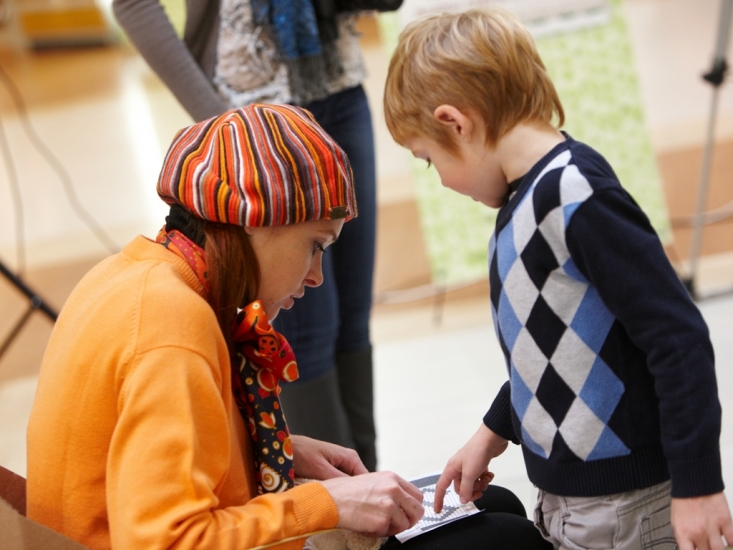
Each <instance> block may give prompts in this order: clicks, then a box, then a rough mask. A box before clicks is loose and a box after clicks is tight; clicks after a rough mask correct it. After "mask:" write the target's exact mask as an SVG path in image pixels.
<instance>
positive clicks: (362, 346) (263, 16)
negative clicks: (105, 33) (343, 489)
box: [113, 0, 377, 471]
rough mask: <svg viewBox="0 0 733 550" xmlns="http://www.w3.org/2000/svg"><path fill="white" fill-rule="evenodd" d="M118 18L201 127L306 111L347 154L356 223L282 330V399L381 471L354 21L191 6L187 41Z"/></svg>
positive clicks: (157, 4) (300, 420) (233, 0)
mask: <svg viewBox="0 0 733 550" xmlns="http://www.w3.org/2000/svg"><path fill="white" fill-rule="evenodd" d="M113 8H114V13H115V16H116V18H117V20H118V21H119V23H120V25H121V26H122V28H123V29H125V32H126V33H127V35H128V36H129V37H130V40H131V41H132V43H133V44H134V45H135V46H136V47H137V49H138V50H139V51H140V54H141V55H142V56H143V57H144V58H145V60H146V61H147V62H148V64H149V65H150V67H151V68H152V69H153V70H154V71H155V72H156V74H157V75H158V76H159V77H160V78H161V80H163V82H165V84H166V85H167V86H168V88H169V89H170V90H171V92H172V93H173V95H174V96H175V97H176V99H178V101H179V102H180V103H181V105H182V106H183V107H184V108H185V109H186V111H187V112H188V113H189V114H190V115H191V117H192V118H193V119H194V120H204V119H206V118H209V117H212V116H216V115H219V114H221V113H223V112H224V111H226V110H227V109H231V108H236V107H240V106H242V105H249V104H252V103H277V104H293V105H300V106H303V107H305V108H306V109H308V110H309V111H310V112H311V113H313V115H314V116H315V118H316V120H317V121H318V123H319V124H320V125H321V126H322V127H323V128H324V129H325V130H326V132H328V134H329V135H331V136H332V137H333V138H334V139H335V140H336V142H337V143H338V144H339V145H340V146H341V147H342V148H343V150H344V151H345V152H346V154H347V155H348V157H349V159H350V161H351V165H352V168H353V172H354V181H355V189H356V196H357V201H358V203H359V218H358V219H356V220H354V221H353V222H352V223H349V224H348V225H347V226H346V227H345V228H344V230H343V232H342V234H341V238H340V239H339V242H338V243H336V244H335V245H334V246H333V247H332V249H331V250H332V251H331V254H327V255H326V256H325V257H324V259H323V274H324V282H323V284H322V285H321V286H320V287H318V288H317V289H314V290H313V291H311V292H309V293H308V294H306V296H305V297H304V298H303V299H302V300H300V301H299V302H298V303H297V304H296V305H295V306H294V307H293V308H292V310H291V311H288V312H284V313H283V314H281V315H280V316H279V317H278V319H277V321H275V325H276V328H277V329H278V330H279V331H280V332H282V333H283V334H284V335H285V337H286V338H287V339H288V341H289V342H290V343H291V345H292V346H293V349H294V350H295V352H296V354H297V356H298V361H299V367H300V374H301V376H300V379H299V380H298V382H296V383H295V384H288V385H287V386H286V387H285V388H284V390H283V395H282V401H283V406H284V407H285V409H286V411H288V413H289V415H290V418H291V419H292V426H291V427H292V429H293V431H294V433H298V434H304V435H308V436H310V437H315V438H318V439H324V440H326V441H330V442H332V443H337V444H339V445H344V446H347V447H351V448H354V449H356V450H357V451H358V453H359V456H360V457H361V459H362V460H363V462H364V464H366V466H367V468H368V469H369V470H370V471H374V470H376V468H377V451H376V443H375V441H376V431H375V425H374V413H373V408H374V407H373V380H372V348H371V341H370V335H369V319H370V315H371V306H372V279H373V271H374V249H375V234H376V176H375V159H374V137H373V130H372V120H371V114H370V111H369V104H368V103H367V98H366V95H365V94H364V90H363V88H362V85H361V83H362V82H363V80H364V78H365V77H366V71H365V66H364V62H363V59H362V56H361V52H360V50H359V42H358V36H357V33H356V31H355V29H354V24H355V19H356V18H355V16H354V14H341V15H337V14H336V13H335V11H336V2H335V1H333V0H316V1H311V0H186V23H185V30H184V36H183V40H181V39H180V38H179V37H178V35H177V34H176V32H175V31H174V29H173V26H172V25H171V22H170V20H169V19H168V17H167V15H166V13H165V11H164V9H163V6H162V5H161V0H114V1H113ZM355 265H358V266H360V268H359V269H353V266H355ZM314 397H317V399H314Z"/></svg>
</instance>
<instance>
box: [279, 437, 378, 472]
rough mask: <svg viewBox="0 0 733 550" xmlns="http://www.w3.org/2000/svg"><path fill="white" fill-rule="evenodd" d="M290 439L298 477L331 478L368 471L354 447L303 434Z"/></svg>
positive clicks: (294, 466)
mask: <svg viewBox="0 0 733 550" xmlns="http://www.w3.org/2000/svg"><path fill="white" fill-rule="evenodd" d="M290 440H291V441H292V443H293V469H294V470H295V475H296V476H298V477H307V478H310V479H331V478H334V477H344V476H356V475H360V474H366V473H368V471H367V469H366V466H364V464H363V463H362V461H361V459H360V458H359V455H358V454H356V451H354V450H353V449H347V448H346V447H341V446H339V445H334V444H333V443H327V442H325V441H319V440H317V439H311V438H310V437H305V436H303V435H291V436H290Z"/></svg>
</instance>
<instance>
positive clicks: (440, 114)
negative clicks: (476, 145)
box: [433, 105, 476, 140]
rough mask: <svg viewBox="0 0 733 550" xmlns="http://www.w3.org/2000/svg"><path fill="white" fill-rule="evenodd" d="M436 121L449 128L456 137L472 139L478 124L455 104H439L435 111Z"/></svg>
mask: <svg viewBox="0 0 733 550" xmlns="http://www.w3.org/2000/svg"><path fill="white" fill-rule="evenodd" d="M433 117H434V118H435V120H436V121H438V122H439V123H440V124H443V125H444V126H447V127H448V128H449V131H450V132H451V133H453V134H454V136H455V137H456V139H463V140H466V139H468V140H470V139H471V138H472V137H473V134H474V131H475V128H476V125H475V123H474V121H473V119H472V118H471V117H470V116H469V115H467V114H466V113H464V112H463V111H460V110H459V109H458V108H456V107H454V106H453V105H438V106H437V107H436V108H435V110H434V111H433Z"/></svg>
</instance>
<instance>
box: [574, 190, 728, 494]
mask: <svg viewBox="0 0 733 550" xmlns="http://www.w3.org/2000/svg"><path fill="white" fill-rule="evenodd" d="M566 242H567V246H568V249H569V251H570V254H571V257H572V259H573V261H574V263H575V264H576V266H577V267H578V269H579V270H580V271H581V272H582V273H583V275H584V276H585V277H587V279H588V280H589V281H590V283H591V284H592V285H593V286H595V287H596V288H597V290H598V292H599V295H600V296H601V298H602V300H603V302H604V303H605V305H606V307H608V309H609V310H610V311H611V313H613V315H614V316H615V317H616V319H617V320H618V321H619V322H620V323H621V325H622V326H623V327H624V330H625V331H626V333H627V334H628V337H629V339H630V340H631V342H632V343H633V344H634V345H635V346H636V347H638V348H639V349H640V350H642V352H644V354H645V355H646V358H647V367H648V369H649V371H650V373H651V375H652V376H653V378H654V388H655V392H656V395H657V398H658V400H659V414H660V423H661V440H662V445H663V448H664V452H665V456H666V458H667V462H668V466H669V472H670V477H671V479H672V496H673V497H694V496H701V495H707V494H713V493H717V492H720V491H722V490H723V481H722V474H721V463H720V447H719V437H720V423H721V409H720V403H719V401H718V392H717V384H716V379H715V368H714V358H713V349H712V344H711V342H710V338H709V334H708V329H707V325H706V324H705V321H704V320H703V318H702V316H701V314H700V312H699V310H698V309H697V307H696V306H695V304H694V303H693V302H692V300H691V299H690V298H689V296H688V294H687V292H686V290H685V289H684V287H683V286H682V284H681V282H680V281H679V279H678V277H677V275H676V273H675V272H674V270H673V269H672V266H671V265H670V264H669V261H668V260H667V257H666V255H665V253H664V250H663V248H662V246H661V243H660V241H659V239H658V237H657V235H656V233H655V232H654V229H653V228H652V227H651V224H650V223H649V220H648V219H647V217H646V216H645V214H644V213H643V212H642V211H641V209H640V208H639V207H638V206H637V205H636V203H635V202H634V201H633V199H632V198H631V197H630V196H629V195H628V194H627V193H626V192H625V191H623V190H622V189H621V188H618V187H612V188H605V189H600V190H597V191H596V192H595V193H594V194H593V196H591V197H589V198H588V199H587V200H586V201H585V202H584V203H583V204H582V205H581V206H580V207H579V208H578V210H577V211H576V212H575V213H574V215H573V218H572V220H571V221H570V223H569V225H568V227H567V230H566Z"/></svg>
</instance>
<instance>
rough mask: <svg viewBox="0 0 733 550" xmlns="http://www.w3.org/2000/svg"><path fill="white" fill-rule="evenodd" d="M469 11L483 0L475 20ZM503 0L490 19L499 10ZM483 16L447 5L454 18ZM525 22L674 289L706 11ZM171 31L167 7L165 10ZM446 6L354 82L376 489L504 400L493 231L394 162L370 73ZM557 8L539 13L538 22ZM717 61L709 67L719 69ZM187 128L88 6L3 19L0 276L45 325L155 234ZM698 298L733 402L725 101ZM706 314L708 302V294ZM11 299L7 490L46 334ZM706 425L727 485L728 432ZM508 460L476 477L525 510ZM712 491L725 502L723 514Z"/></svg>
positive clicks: (376, 44) (417, 10)
mask: <svg viewBox="0 0 733 550" xmlns="http://www.w3.org/2000/svg"><path fill="white" fill-rule="evenodd" d="M485 1H486V0H483V2H485ZM497 1H500V0H497ZM480 3H482V0H454V1H452V2H450V7H451V8H452V9H457V8H460V7H464V8H465V7H468V6H469V5H476V4H480ZM502 3H505V4H506V5H507V6H508V7H510V9H511V8H514V9H516V10H517V11H518V13H519V15H520V16H521V17H522V18H523V19H524V20H525V22H526V23H527V25H528V26H529V27H530V29H531V30H532V32H533V34H534V35H535V37H536V39H537V42H538V47H539V49H540V53H541V55H542V56H543V59H544V60H545V62H546V64H547V67H548V70H549V72H550V74H551V76H552V77H553V79H554V80H555V82H556V84H557V87H558V90H559V92H560V96H561V99H562V100H563V103H564V105H565V108H566V114H567V122H566V126H565V129H566V130H567V131H568V132H569V133H570V134H571V135H573V137H575V138H576V139H580V140H583V141H586V142H587V143H589V144H590V145H592V146H594V147H596V148H597V149H599V150H600V151H601V153H603V154H604V155H606V156H607V158H608V159H609V160H610V161H611V163H612V165H613V166H614V168H615V169H616V170H617V172H618V173H619V176H620V178H621V181H622V183H623V184H624V185H625V186H626V187H627V188H628V189H629V191H630V192H631V193H632V195H633V196H634V197H635V198H636V199H637V201H638V202H639V203H640V204H641V206H642V207H643V208H644V210H645V211H646V212H647V214H648V215H649V216H650V218H651V219H652V222H653V224H654V226H655V228H656V229H657V231H658V232H659V234H660V237H661V238H662V240H663V242H664V243H665V246H666V250H667V252H668V255H669V257H670V260H671V261H672V262H673V265H675V268H676V269H677V270H678V272H679V273H680V275H681V276H682V277H683V278H684V277H686V276H687V275H688V270H689V266H688V258H689V256H690V248H691V234H692V230H691V218H692V216H693V214H694V213H695V209H696V200H697V194H698V186H699V183H700V180H701V170H702V165H703V162H702V159H703V154H704V152H705V149H706V136H707V133H708V130H709V129H710V125H709V122H710V119H709V113H710V110H711V105H712V101H713V88H712V86H711V85H710V84H709V83H707V82H705V81H704V80H703V79H702V78H701V75H702V74H703V73H704V72H706V71H708V70H709V69H710V66H711V63H712V59H713V53H714V50H715V44H716V37H717V35H718V32H719V26H720V19H721V9H720V8H721V2H720V0H566V1H563V2H552V3H549V2H541V1H537V0H504V1H503V2H502ZM163 4H164V6H165V8H166V10H167V11H168V13H169V15H170V16H171V18H172V19H173V20H174V21H177V22H178V25H179V28H182V24H183V21H184V20H185V13H184V8H183V2H178V1H177V0H167V1H165V2H163ZM446 4H448V3H447V2H445V1H441V0H405V2H404V4H403V6H402V8H401V9H400V10H399V11H398V12H396V13H392V14H384V15H379V16H377V15H375V14H364V15H363V16H361V17H360V19H359V22H358V27H359V30H360V32H361V33H362V37H361V42H362V51H363V53H364V56H365V59H366V62H367V66H368V70H369V77H368V79H367V81H366V82H365V87H366V90H367V94H368V96H369V100H370V105H371V108H372V116H373V119H374V123H375V129H376V146H377V169H378V201H379V218H378V242H377V264H376V281H375V288H374V293H375V301H376V305H375V309H374V315H373V318H372V334H373V343H374V345H375V353H376V355H375V368H376V399H377V403H376V407H377V410H376V414H377V422H378V448H379V459H380V469H391V470H394V471H396V472H397V473H399V474H401V475H403V476H406V477H411V476H417V475H420V474H424V473H427V472H432V471H436V470H439V469H441V468H442V467H443V465H444V463H445V461H446V460H447V459H448V458H449V457H450V456H451V455H452V454H453V452H455V451H456V450H457V449H458V448H459V447H460V446H461V445H462V444H463V443H464V442H465V440H467V439H468V437H470V435H471V434H472V433H473V432H474V431H475V430H476V428H477V427H478V425H479V423H480V421H481V417H482V416H483V414H484V412H485V411H486V409H487V408H488V406H489V404H490V403H491V401H492V399H493V397H494V394H495V392H496V391H497V390H498V388H499V387H500V386H501V384H502V383H503V381H504V380H505V379H506V370H505V367H504V360H503V358H502V356H501V352H500V350H499V348H498V345H497V343H496V342H495V337H494V331H493V328H492V326H491V318H490V308H489V302H488V285H487V276H486V272H487V269H486V262H487V258H486V256H487V254H486V247H487V242H488V239H489V236H490V234H491V231H492V228H493V217H492V214H491V212H489V211H488V210H487V209H486V208H483V207H480V208H478V207H477V206H476V205H475V204H473V203H472V201H470V200H468V199H465V198H463V197H460V196H458V195H455V194H454V193H450V192H447V191H446V190H444V189H443V188H442V187H441V186H440V183H439V180H438V178H437V174H436V173H435V172H434V171H433V170H428V169H426V168H425V163H424V162H423V163H417V162H415V161H414V160H413V159H411V157H410V155H409V153H408V152H407V151H406V150H404V149H402V148H400V147H399V146H397V145H396V144H394V142H393V141H392V139H391V137H390V136H389V133H388V132H387V130H386V127H385V124H384V121H383V117H382V104H381V96H382V90H383V84H384V79H385V76H386V71H387V63H388V61H389V54H390V51H391V48H392V46H393V44H394V43H395V41H396V37H397V34H398V33H399V30H400V28H401V27H402V26H403V25H404V24H405V23H406V22H407V21H409V20H410V19H411V18H413V17H417V16H419V15H420V14H421V13H423V12H425V11H428V10H431V9H442V8H443V7H445V5H446ZM548 4H551V5H552V6H554V7H553V8H552V9H550V12H547V11H543V10H542V9H540V7H541V6H543V5H548ZM732 51H733V48H731V47H730V46H729V47H728V51H727V56H728V58H730V56H731V52H732ZM190 122H191V120H190V118H189V117H188V115H187V114H186V113H185V111H184V110H183V109H182V108H181V107H180V105H179V104H178V103H177V101H176V100H175V99H174V98H173V96H172V95H171V93H170V92H169V91H168V89H167V88H166V87H165V86H164V85H163V84H162V83H161V82H160V81H159V80H158V78H157V77H156V76H155V74H154V73H153V72H152V71H151V70H150V69H149V68H148V66H147V65H146V63H145V62H144V61H143V60H142V59H141V58H140V56H139V55H138V54H137V52H136V51H135V50H134V48H133V47H132V46H130V45H129V43H128V42H127V40H126V39H125V37H124V36H123V34H122V33H121V31H120V30H119V29H118V28H117V26H116V24H115V22H114V20H113V18H112V16H111V12H110V6H109V5H108V3H107V2H106V0H104V2H102V0H100V1H96V0H0V153H2V156H1V157H0V164H1V165H2V167H1V168H0V262H1V263H2V265H3V266H4V267H6V268H7V269H8V270H9V271H10V273H11V274H12V275H20V276H21V277H22V281H23V282H24V283H25V284H27V285H28V286H29V287H30V288H31V289H32V290H34V291H36V292H37V293H38V295H39V296H40V297H42V298H43V300H44V301H45V302H46V303H48V304H49V306H51V307H52V308H53V309H55V310H57V311H58V309H60V308H61V306H62V305H63V303H64V300H65V299H66V297H67V296H68V294H69V292H70V291H71V289H72V288H73V287H74V285H75V284H76V283H77V282H78V280H79V279H80V278H81V277H82V276H83V274H84V273H85V272H86V271H87V270H88V269H89V268H90V267H91V266H93V265H94V264H95V263H97V262H98V261H99V260H101V259H102V258H104V257H105V256H107V255H109V254H110V253H113V252H114V251H116V250H117V249H119V248H121V247H122V246H123V245H124V244H126V243H127V242H128V241H129V240H131V239H132V238H133V237H134V236H135V235H137V234H144V235H146V236H149V237H153V236H155V234H156V233H157V231H158V229H159V228H160V226H161V225H162V223H163V218H164V216H165V214H166V210H167V209H166V208H165V206H164V204H163V203H162V202H161V201H160V200H159V199H158V197H157V195H156V193H155V181H156V179H157V175H158V170H159V168H160V164H161V162H162V159H163V155H164V153H165V151H166V149H167V146H168V144H169V142H170V140H171V139H172V137H173V135H174V134H175V132H176V131H177V130H178V129H179V128H181V127H183V126H185V125H188V124H189V123H190ZM714 138H715V139H714V148H713V149H712V151H713V155H712V163H711V165H710V176H709V191H708V193H707V195H706V201H707V204H706V208H707V209H709V210H710V209H719V210H721V211H722V215H721V216H719V221H717V222H716V223H714V224H711V225H709V226H706V228H705V230H704V231H703V233H702V241H701V242H702V246H701V249H700V252H701V254H700V261H699V264H698V266H697V270H696V272H695V273H696V277H695V284H696V288H697V290H698V291H699V294H700V296H701V297H703V296H704V297H705V299H701V300H700V301H699V305H700V307H701V309H702V311H703V314H704V316H705V317H706V319H707V321H708V323H709V325H710V328H711V333H712V335H713V341H714V345H715V349H716V355H717V358H718V359H717V360H718V376H719V386H720V388H719V389H720V393H721V396H726V395H730V394H731V393H733V343H732V341H733V338H731V336H733V298H731V294H729V291H730V290H731V289H732V288H733V218H731V217H725V214H726V212H728V211H733V209H731V207H730V203H731V202H732V201H733V89H731V84H730V82H724V83H723V85H722V86H721V87H720V88H719V97H718V102H717V114H716V116H715V132H714ZM718 293H719V294H720V296H718V297H708V296H712V295H715V294H718ZM27 310H28V299H27V297H26V296H25V295H24V294H23V293H21V292H19V291H18V288H17V286H16V285H14V284H13V283H12V282H11V280H10V278H9V277H7V276H0V342H2V341H4V342H5V343H6V345H5V346H4V348H5V349H2V354H0V464H1V465H3V466H5V467H7V468H9V469H11V470H13V471H15V472H17V473H19V474H21V475H24V474H25V426H26V423H27V418H28V414H29V411H30V407H31V404H32V399H33V394H34V391H35V383H36V379H37V373H38V369H39V367H40V362H41V358H42V355H43V351H44V348H45V345H46V342H47V340H48V337H49V335H50V331H51V329H52V323H51V321H50V320H49V319H48V317H47V316H45V315H43V314H42V313H39V312H36V313H33V314H32V315H31V316H30V318H29V319H28V322H27V323H25V324H23V325H22V327H20V330H19V331H18V333H17V335H14V334H13V333H14V331H15V329H17V328H18V327H19V323H20V322H21V320H22V319H23V317H24V315H25V314H26V313H27ZM721 401H722V402H723V404H724V431H723V437H722V440H721V444H722V446H723V449H724V456H725V457H727V458H724V464H725V465H726V466H725V468H726V470H725V477H726V479H727V481H728V485H729V486H732V485H733V412H731V410H730V407H726V405H727V403H729V402H730V398H727V399H726V398H721ZM520 455H521V453H519V452H518V450H517V449H516V448H513V449H510V450H509V451H508V452H507V453H506V455H505V456H503V457H501V458H500V459H498V460H497V461H496V463H495V465H494V466H493V467H492V469H493V470H494V471H495V472H496V473H497V478H496V480H495V482H496V483H499V484H504V485H507V486H509V487H510V488H512V489H514V490H515V491H516V492H517V494H519V496H520V498H521V499H522V500H523V502H525V506H527V507H528V508H529V507H531V505H532V500H533V490H532V487H531V484H530V483H529V482H528V480H527V479H526V474H525V473H524V468H523V465H522V461H521V457H520ZM731 500H733V499H731V493H730V492H729V501H731Z"/></svg>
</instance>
